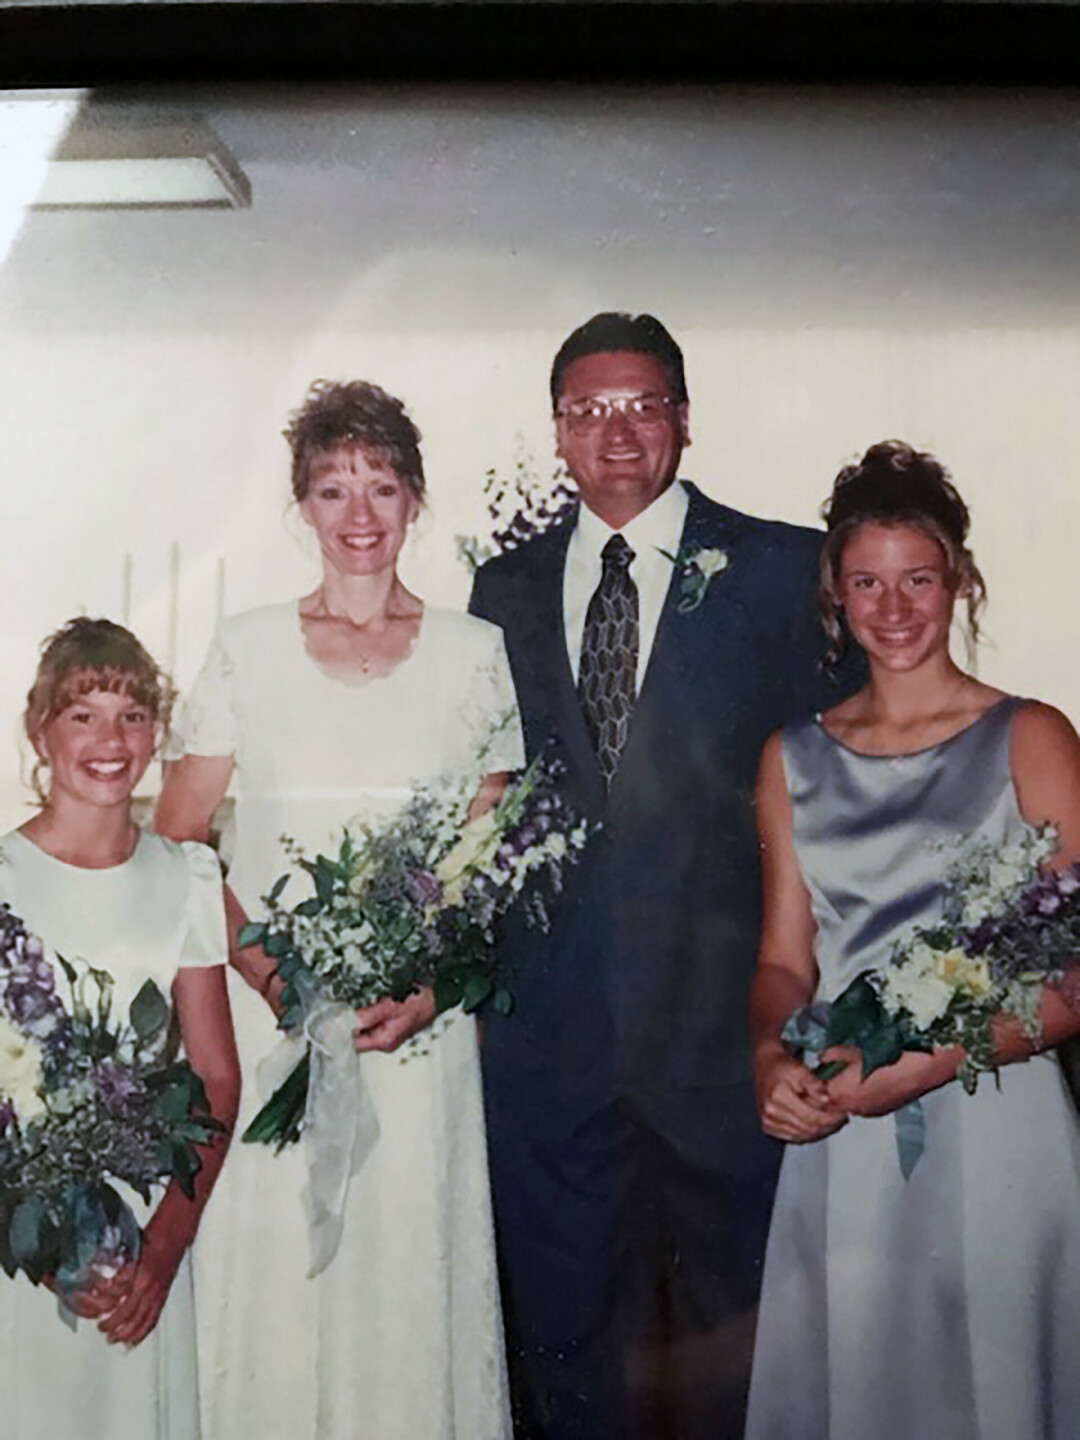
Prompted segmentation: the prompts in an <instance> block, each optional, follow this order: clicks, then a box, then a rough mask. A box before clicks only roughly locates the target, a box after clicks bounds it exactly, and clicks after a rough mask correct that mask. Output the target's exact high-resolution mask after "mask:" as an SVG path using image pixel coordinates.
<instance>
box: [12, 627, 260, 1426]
mask: <svg viewBox="0 0 1080 1440" xmlns="http://www.w3.org/2000/svg"><path fill="white" fill-rule="evenodd" d="M167 693H168V691H167V684H166V682H164V681H163V679H162V677H161V676H160V674H159V672H158V670H157V667H156V666H155V665H154V663H153V661H152V660H151V659H150V657H149V656H148V655H147V653H146V651H145V650H144V649H143V647H142V646H141V645H140V644H139V642H138V641H137V640H136V639H135V637H134V636H133V635H132V634H130V632H129V631H127V630H125V629H123V628H122V627H121V626H119V625H114V624H113V623H112V622H110V621H108V620H88V619H85V618H80V619H77V620H73V621H71V622H70V623H69V624H68V625H66V626H65V627H64V628H63V629H62V630H60V631H58V632H57V634H56V635H55V636H53V637H52V639H51V641H49V642H48V643H47V645H46V647H45V650H44V653H43V656H42V660H41V664H40V666H39V668H38V674H37V678H36V680H35V682H34V686H33V688H32V689H31V691H30V698H29V703H28V706H27V711H26V716H25V724H26V732H27V735H28V736H29V739H30V741H31V743H32V744H33V746H34V748H35V750H36V751H37V754H38V756H39V763H40V764H41V765H42V766H44V767H45V773H46V775H47V776H48V782H47V785H46V786H45V787H44V789H43V792H42V793H43V803H42V806H41V809H40V811H39V812H38V813H37V814H36V815H34V816H33V817H32V818H31V819H29V820H28V821H27V822H26V823H25V824H24V825H22V826H20V827H19V829H17V830H13V831H11V833H10V834H8V835H5V836H4V837H3V839H2V840H0V900H3V901H6V902H7V903H8V904H9V905H10V906H11V908H12V910H13V912H14V913H15V914H16V915H18V916H19V917H20V918H21V919H22V921H23V922H24V924H25V925H26V928H27V929H28V930H29V931H30V933H32V934H36V935H37V936H38V937H39V938H40V939H41V940H42V942H43V943H44V945H45V946H46V952H45V953H46V956H54V955H55V954H57V953H59V954H61V955H63V956H64V957H65V959H67V960H68V961H70V962H71V963H73V964H76V965H78V964H79V963H80V962H86V963H87V964H90V965H93V966H95V967H97V968H99V969H103V970H105V971H107V972H108V973H109V974H110V975H111V977H112V978H113V980H114V981H115V990H114V992H113V1007H114V1013H115V1014H118V1015H122V1016H126V1015H127V1012H128V1006H129V1005H130V1003H131V1001H132V1000H133V999H134V997H135V995H136V994H137V993H138V991H139V990H140V988H141V987H142V985H143V984H144V983H145V982H146V981H147V980H153V981H154V982H155V983H156V984H157V986H158V988H159V989H160V990H161V991H162V992H163V994H165V995H166V996H171V999H172V1003H173V1008H174V1014H175V1018H176V1021H177V1023H178V1025H179V1030H180V1038H181V1042H182V1044H183V1048H184V1052H185V1054H186V1056H187V1059H188V1061H189V1062H190V1064H191V1066H192V1068H193V1069H194V1070H195V1071H196V1073H197V1074H198V1075H200V1076H201V1078H202V1080H203V1082H204V1085H205V1087H206V1093H207V1098H208V1100H209V1102H210V1105H211V1109H212V1110H213V1112H214V1114H215V1115H217V1117H218V1118H219V1119H220V1120H221V1121H222V1122H223V1123H224V1124H225V1126H226V1130H225V1132H224V1134H223V1136H222V1138H221V1139H219V1140H218V1141H217V1142H216V1143H215V1144H214V1145H212V1146H207V1147H204V1148H203V1149H202V1152H201V1158H202V1168H201V1169H200V1171H199V1174H198V1176H197V1177H196V1182H195V1186H196V1189H195V1198H194V1200H193V1201H192V1200H189V1199H188V1198H187V1197H186V1196H185V1195H184V1194H183V1192H182V1191H181V1190H180V1188H179V1186H178V1185H177V1184H176V1183H175V1182H174V1183H172V1184H171V1185H169V1187H168V1188H167V1189H166V1191H165V1194H164V1195H163V1196H162V1198H161V1200H160V1203H158V1204H156V1205H151V1206H147V1205H145V1204H144V1203H143V1202H142V1201H141V1200H140V1199H139V1197H138V1196H137V1195H135V1194H134V1193H132V1192H130V1191H126V1190H125V1198H126V1199H127V1200H128V1202H129V1203H130V1204H131V1207H132V1209H133V1211H134V1212H135V1214H136V1217H137V1218H138V1220H139V1223H140V1224H141V1225H142V1227H143V1229H142V1246H141V1250H140V1253H139V1256H138V1258H137V1260H135V1261H134V1262H130V1263H128V1264H126V1265H124V1266H123V1267H122V1268H121V1269H120V1270H119V1271H118V1272H117V1273H115V1274H113V1275H111V1276H110V1275H109V1274H107V1273H99V1274H97V1275H96V1276H95V1278H93V1279H92V1280H91V1281H89V1282H88V1283H87V1284H86V1286H85V1287H84V1288H81V1289H79V1290H77V1291H76V1292H75V1294H74V1295H73V1296H72V1300H71V1304H72V1307H73V1308H74V1309H75V1310H76V1311H77V1312H78V1314H79V1315H80V1316H82V1317H83V1318H82V1319H80V1320H79V1321H78V1322H77V1325H76V1329H75V1333H74V1334H72V1333H70V1331H69V1330H68V1329H66V1328H65V1326H64V1325H63V1324H61V1322H60V1319H59V1317H58V1315H57V1300H56V1297H55V1296H54V1295H52V1294H51V1293H50V1292H49V1290H48V1288H46V1286H45V1285H41V1286H39V1287H37V1288H34V1287H33V1286H32V1285H31V1284H30V1282H29V1280H28V1279H27V1278H26V1276H25V1275H24V1274H21V1273H20V1274H19V1275H17V1276H16V1277H15V1278H14V1279H8V1278H7V1277H6V1276H5V1277H0V1435H3V1436H5V1437H10V1440H72V1437H75V1436H79V1437H81V1440H122V1437H127V1440H199V1433H200V1431H199V1403H198V1402H199V1397H198V1382H197V1374H196V1359H195V1354H196V1351H195V1319H194V1314H193V1306H192V1283H191V1269H190V1263H189V1247H190V1245H191V1242H192V1239H193V1238H194V1235H195V1231H196V1227H197V1226H198V1223H199V1217H200V1214H201V1212H202V1209H203V1206H204V1205H205V1203H206V1200H207V1197H208V1196H209V1194H210V1190H211V1188H212V1187H213V1184H214V1181H215V1179H216V1177H217V1174H218V1170H219V1168H220V1166H221V1162H222V1159H223V1158H224V1153H225V1150H226V1148H227V1146H228V1136H229V1134H230V1133H231V1126H232V1122H233V1121H234V1120H235V1118H236V1106H237V1100H238V1095H239V1085H240V1074H239V1067H238V1065H237V1059H236V1050H235V1046H234V1044H233V1036H232V1028H231V1025H230V1023H229V1007H228V994H227V990H226V985H225V960H226V935H225V913H224V906H223V902H222V886H221V871H220V867H219V866H218V862H217V857H216V856H215V855H214V853H213V851H212V850H209V849H207V847H206V846H204V845H195V844H183V845H177V844H174V843H173V842H172V841H170V840H163V839H161V838H159V837H158V836H157V835H149V834H145V833H143V832H141V831H140V830H139V829H138V827H137V826H136V824H135V822H134V820H133V819H132V815H131V795H132V791H133V790H134V789H135V787H136V785H137V784H138V783H139V780H140V779H141V778H142V775H143V773H144V771H145V770H146V767H147V765H148V764H149V762H150V759H151V757H152V755H153V751H154V746H155V742H156V739H157V738H159V737H160V730H161V726H162V725H163V723H164V721H165V718H166V713H165V712H166V711H167V708H168V707H167V704H166V696H167ZM56 981H57V989H58V990H59V992H60V993H61V995H63V994H64V993H65V984H64V979H63V976H62V975H59V974H58V975H57V976H56Z"/></svg>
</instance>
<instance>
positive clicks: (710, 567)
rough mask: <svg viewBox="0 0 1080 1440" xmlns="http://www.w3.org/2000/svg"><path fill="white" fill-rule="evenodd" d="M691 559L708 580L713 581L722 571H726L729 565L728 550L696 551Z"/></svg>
mask: <svg viewBox="0 0 1080 1440" xmlns="http://www.w3.org/2000/svg"><path fill="white" fill-rule="evenodd" d="M690 558H691V562H692V563H693V564H694V565H696V566H697V568H698V569H699V570H700V571H701V573H702V575H704V576H705V579H706V580H711V579H712V577H713V576H714V575H719V574H720V572H721V570H726V569H727V567H728V563H729V562H728V553H727V551H726V550H695V552H694V554H693V555H692V556H691V557H690Z"/></svg>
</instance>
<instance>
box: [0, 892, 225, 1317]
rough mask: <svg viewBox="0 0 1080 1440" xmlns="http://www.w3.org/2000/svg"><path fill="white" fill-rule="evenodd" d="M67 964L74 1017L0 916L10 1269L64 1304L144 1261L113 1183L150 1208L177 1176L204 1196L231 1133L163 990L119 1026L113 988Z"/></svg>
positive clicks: (0, 1125)
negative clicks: (202, 1169) (202, 1178)
mask: <svg viewBox="0 0 1080 1440" xmlns="http://www.w3.org/2000/svg"><path fill="white" fill-rule="evenodd" d="M56 959H57V961H58V963H59V965H60V967H61V968H62V970H63V972H64V975H65V977H66V979H67V982H68V987H69V990H70V997H71V1003H70V1008H69V1007H68V1006H67V1005H65V1003H64V1001H63V1000H62V998H61V996H60V994H59V992H58V991H57V988H56V974H55V972H54V969H53V966H52V964H51V963H50V961H49V959H48V958H47V957H46V955H45V952H44V949H43V947H42V945H41V942H40V941H39V940H37V939H36V938H35V937H34V936H33V935H30V934H28V933H27V930H26V927H25V926H24V925H23V923H22V921H21V920H20V919H19V918H18V917H17V916H16V915H14V914H12V912H11V910H10V909H9V908H8V906H7V905H2V906H0V1264H2V1265H3V1267H4V1269H5V1270H6V1271H7V1273H8V1275H9V1276H14V1275H15V1274H16V1273H17V1272H18V1271H19V1270H23V1271H24V1272H25V1273H26V1274H27V1275H28V1276H29V1278H30V1279H31V1280H32V1281H33V1282H34V1284H38V1283H39V1282H40V1281H41V1280H42V1279H43V1278H45V1277H46V1276H52V1277H55V1283H56V1288H57V1290H58V1292H59V1294H60V1296H61V1297H64V1296H65V1295H70V1294H71V1293H72V1292H73V1291H74V1290H75V1289H77V1288H78V1286H79V1285H80V1284H81V1283H85V1281H86V1280H87V1279H88V1278H89V1276H90V1274H91V1273H92V1270H93V1269H94V1268H95V1267H97V1268H101V1267H109V1266H115V1265H119V1264H120V1263H122V1262H123V1261H125V1260H128V1259H134V1258H135V1257H136V1256H137V1255H138V1252H139V1226H138V1223H137V1221H136V1219H135V1216H134V1214H133V1213H132V1211H131V1208H130V1206H129V1205H128V1204H127V1202H126V1201H125V1200H124V1199H123V1198H122V1196H121V1195H120V1194H119V1192H118V1191H117V1190H116V1189H115V1188H114V1185H113V1184H112V1183H111V1182H113V1181H120V1182H123V1183H124V1184H126V1185H129V1186H130V1187H131V1188H132V1189H133V1190H135V1191H137V1192H138V1194H140V1195H141V1196H142V1197H143V1199H144V1200H145V1201H147V1202H149V1200H150V1197H151V1191H152V1189H153V1187H154V1186H156V1185H158V1184H163V1183H167V1182H168V1181H169V1180H171V1179H176V1180H177V1181H178V1182H179V1184H180V1186H181V1187H182V1189H183V1190H184V1192H185V1193H186V1194H187V1195H189V1196H191V1195H193V1194H194V1190H193V1182H194V1178H195V1176H196V1174H197V1173H198V1170H199V1166H200V1160H199V1155H198V1151H197V1149H196V1146H198V1145H203V1144H206V1143H208V1142H209V1141H210V1140H211V1139H212V1137H213V1135H214V1133H215V1132H217V1131H220V1129H221V1125H220V1123H219V1122H218V1121H217V1120H215V1119H214V1117H213V1116H212V1115H211V1114H210V1113H209V1107H208V1105H207V1101H206V1096H205V1093H204V1091H203V1086H202V1082H201V1081H200V1079H199V1078H198V1076H197V1075H196V1074H195V1073H194V1071H193V1070H192V1069H191V1067H190V1066H189V1065H188V1064H187V1062H186V1061H184V1060H180V1059H178V1057H177V1049H178V1040H177V1037H176V1035H175V1032H174V1030H173V1028H172V1027H171V1026H170V1018H171V1017H170V1008H169V1005H168V1002H167V1001H166V999H165V997H164V996H163V995H162V993H161V991H160V990H159V989H158V988H157V986H156V985H155V984H154V983H153V981H149V980H148V981H147V982H146V984H145V985H144V986H143V987H142V989H141V990H140V991H139V993H138V994H137V995H136V997H135V999H134V1000H133V1001H132V1003H131V1007H130V1010H129V1013H128V1018H127V1020H126V1022H118V1021H117V1020H115V1019H114V1018H113V1014H112V992H113V982H112V979H111V977H110V976H109V975H108V974H107V973H106V972H105V971H103V970H95V969H93V968H91V967H89V966H80V968H79V969H76V967H75V966H74V965H72V964H70V963H69V962H68V961H66V960H64V959H63V958H61V957H60V956H57V957H56ZM64 1313H65V1307H64V1306H63V1305H62V1306H61V1314H64ZM66 1318H70V1312H68V1314H67V1316H66Z"/></svg>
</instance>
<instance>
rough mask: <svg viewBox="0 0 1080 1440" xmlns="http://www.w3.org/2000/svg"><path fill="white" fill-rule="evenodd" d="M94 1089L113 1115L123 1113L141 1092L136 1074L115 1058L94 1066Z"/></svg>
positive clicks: (140, 1085) (141, 1088)
mask: <svg viewBox="0 0 1080 1440" xmlns="http://www.w3.org/2000/svg"><path fill="white" fill-rule="evenodd" d="M94 1089H95V1090H96V1091H97V1093H98V1098H99V1099H100V1100H101V1103H102V1104H103V1105H104V1106H105V1108H106V1110H109V1111H111V1113H112V1114H114V1115H123V1114H124V1113H125V1111H127V1110H128V1109H129V1108H130V1107H131V1105H132V1104H133V1102H135V1101H137V1100H138V1099H139V1098H140V1097H141V1096H142V1093H143V1087H142V1084H141V1082H140V1081H139V1078H138V1076H136V1075H135V1074H134V1073H133V1072H132V1071H131V1070H130V1069H129V1068H128V1067H127V1066H126V1065H119V1064H117V1062H116V1061H115V1060H102V1061H100V1062H99V1063H98V1064H97V1065H95V1066H94Z"/></svg>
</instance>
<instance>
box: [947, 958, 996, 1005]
mask: <svg viewBox="0 0 1080 1440" xmlns="http://www.w3.org/2000/svg"><path fill="white" fill-rule="evenodd" d="M934 968H935V970H936V972H937V974H938V976H939V977H940V978H941V979H942V980H944V981H945V983H946V984H947V985H950V986H951V987H952V989H953V990H955V991H961V990H962V991H963V992H964V993H965V994H966V995H969V996H971V998H972V999H973V1000H986V999H988V998H989V996H990V994H991V993H992V991H993V989H994V982H993V980H991V978H990V965H989V963H988V962H987V961H986V960H985V959H978V960H972V959H971V957H970V956H969V955H965V954H964V952H963V950H944V951H939V952H938V954H937V956H936V963H935V967H934Z"/></svg>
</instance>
